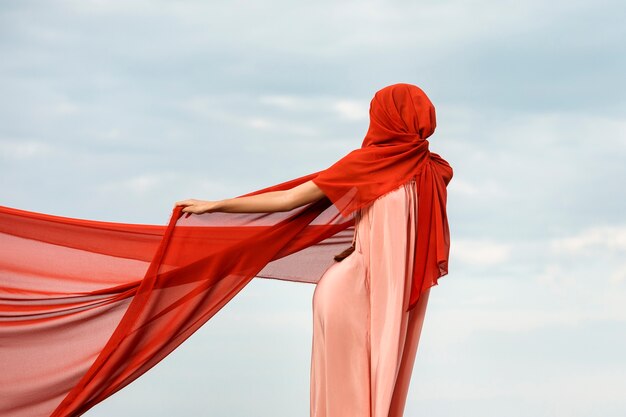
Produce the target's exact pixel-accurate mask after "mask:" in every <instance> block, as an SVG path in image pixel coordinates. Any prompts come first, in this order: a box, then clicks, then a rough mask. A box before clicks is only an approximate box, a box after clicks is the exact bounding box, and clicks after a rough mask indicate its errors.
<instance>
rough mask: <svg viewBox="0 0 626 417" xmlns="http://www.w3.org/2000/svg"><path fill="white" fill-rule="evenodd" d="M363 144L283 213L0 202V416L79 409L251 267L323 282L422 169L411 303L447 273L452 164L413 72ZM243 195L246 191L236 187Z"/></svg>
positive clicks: (384, 94)
mask: <svg viewBox="0 0 626 417" xmlns="http://www.w3.org/2000/svg"><path fill="white" fill-rule="evenodd" d="M370 119H371V121H370V127H369V130H368V132H367V135H366V137H365V140H364V141H363V145H362V147H361V148H360V149H357V150H355V151H353V152H351V153H349V154H348V155H346V156H345V157H344V158H342V159H341V160H339V161H338V162H337V163H335V164H334V165H332V166H331V167H329V168H327V169H326V170H323V171H320V172H315V173H311V174H308V175H305V176H302V177H299V178H295V179H292V180H290V181H287V182H283V183H280V184H276V185H273V186H271V187H267V188H264V189H261V190H256V191H254V192H251V193H248V194H245V195H255V194H260V193H264V192H270V191H278V190H287V189H290V188H293V187H295V186H297V185H300V184H302V183H304V182H306V181H309V180H312V181H314V182H315V183H316V184H317V185H318V186H319V187H320V188H321V189H322V190H323V191H324V192H325V193H326V195H327V196H328V198H323V199H321V200H318V201H316V202H315V203H311V204H308V205H305V206H302V207H298V208H295V209H293V210H291V211H289V212H275V213H221V212H214V213H205V214H201V215H193V216H190V217H183V216H182V214H183V213H182V206H178V207H176V208H175V209H174V210H173V212H172V215H171V217H170V220H169V223H168V225H167V226H155V225H139V224H124V223H112V222H98V221H94V220H82V219H72V218H67V217H61V216H53V215H48V214H43V213H35V212H29V211H24V210H19V209H16V208H10V207H2V206H0V369H1V370H2V372H0V415H5V414H6V415H9V414H10V415H12V416H17V417H19V416H28V417H31V416H35V415H42V416H43V415H46V416H48V415H50V416H52V417H60V416H78V415H81V414H83V413H84V412H86V411H87V410H89V409H90V408H91V407H93V406H94V405H96V404H98V403H99V402H100V401H102V400H104V399H105V398H107V397H108V396H110V395H112V394H113V393H115V392H117V391H118V390H120V389H122V388H123V387H125V386H126V385H128V384H129V383H131V382H132V381H133V380H135V379H136V378H138V377H139V376H141V375H142V374H143V373H145V372H146V371H148V370H149V369H150V368H151V367H153V366H154V365H156V364H157V363H158V362H159V361H161V360H162V359H163V358H165V357H166V356H167V355H168V354H169V353H171V352H172V351H173V350H174V349H175V348H176V347H177V346H179V345H180V344H181V343H182V342H184V341H185V340H186V339H187V338H188V337H189V336H191V335H192V334H193V333H194V332H195V331H196V330H198V329H199V328H200V327H201V326H202V325H203V324H204V323H206V322H207V321H208V320H209V319H210V318H211V317H213V316H214V315H215V314H216V313H217V312H218V311H219V310H220V309H221V308H222V307H223V306H224V305H225V304H226V303H228V302H229V301H230V300H231V299H232V298H233V297H234V296H235V295H237V293H238V292H239V291H241V290H242V289H243V288H244V287H245V286H246V285H247V284H248V283H249V282H250V281H251V280H252V279H253V278H255V277H260V278H274V279H281V280H288V281H295V282H308V283H316V282H318V281H319V279H320V278H321V276H322V275H323V274H324V272H325V271H326V270H327V269H328V267H329V266H331V265H332V264H333V262H334V259H333V255H335V254H336V253H338V252H339V251H340V250H342V249H344V248H345V247H346V246H347V245H349V243H350V242H351V240H352V236H353V234H354V221H355V219H354V216H352V213H353V212H354V211H355V210H357V209H359V208H361V207H363V206H365V205H367V204H369V203H371V202H372V201H373V200H375V199H376V198H378V197H380V196H381V195H383V194H385V193H386V192H389V191H391V190H393V189H394V188H395V187H396V186H399V185H400V184H402V183H404V182H406V181H408V180H409V179H410V178H412V177H419V179H418V181H416V186H417V187H418V190H417V191H418V196H419V197H418V208H417V209H418V221H417V225H418V226H417V227H418V232H417V245H416V268H415V271H414V278H413V279H414V281H413V288H412V296H411V303H410V305H408V306H407V310H408V309H409V308H411V307H413V306H414V305H415V303H416V301H417V299H418V297H419V295H420V294H421V293H422V292H423V291H424V290H426V289H427V288H429V287H430V286H432V285H436V283H437V282H436V280H437V278H438V277H440V276H442V275H444V274H446V273H447V265H448V263H447V260H448V249H449V231H448V224H447V219H446V209H445V205H446V188H445V186H446V185H447V184H448V182H449V181H450V179H451V178H452V169H451V168H450V166H449V165H448V164H447V163H446V162H445V161H444V160H443V159H441V158H440V157H439V156H438V155H436V154H434V153H431V152H429V151H428V141H427V140H426V138H427V137H428V136H430V135H431V134H432V132H433V131H434V129H435V113H434V108H433V106H432V104H431V103H430V101H429V100H428V98H427V97H426V95H425V94H424V93H423V92H422V91H421V90H420V89H419V88H417V87H415V86H412V85H410V84H395V85H392V86H389V87H386V88H384V89H382V90H380V91H379V92H377V93H376V95H375V97H374V99H373V100H372V103H371V107H370ZM240 197H243V196H240Z"/></svg>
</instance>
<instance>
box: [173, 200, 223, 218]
mask: <svg viewBox="0 0 626 417" xmlns="http://www.w3.org/2000/svg"><path fill="white" fill-rule="evenodd" d="M217 203H218V202H217V201H205V200H195V199H189V200H182V201H177V202H176V204H175V205H174V207H176V206H184V208H183V209H182V212H183V213H187V217H189V216H190V215H191V214H192V213H193V214H202V213H209V212H211V211H215V209H216V208H217Z"/></svg>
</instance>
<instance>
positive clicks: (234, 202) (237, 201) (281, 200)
mask: <svg viewBox="0 0 626 417" xmlns="http://www.w3.org/2000/svg"><path fill="white" fill-rule="evenodd" d="M324 196H325V195H324V193H323V192H322V190H321V189H320V188H319V187H318V186H317V185H315V183H314V182H313V181H307V182H305V183H303V184H300V185H298V186H296V187H294V188H291V189H289V190H282V191H270V192H267V193H263V194H257V195H251V196H246V197H239V198H228V199H225V200H219V201H204V200H194V199H191V200H183V201H179V202H177V203H176V204H175V205H176V206H181V205H182V206H185V207H184V208H183V210H182V211H183V212H184V213H195V214H201V213H206V212H213V211H221V212H225V213H265V212H277V211H289V210H293V209H294V208H296V207H300V206H303V205H305V204H308V203H312V202H314V201H317V200H319V199H321V198H323V197H324Z"/></svg>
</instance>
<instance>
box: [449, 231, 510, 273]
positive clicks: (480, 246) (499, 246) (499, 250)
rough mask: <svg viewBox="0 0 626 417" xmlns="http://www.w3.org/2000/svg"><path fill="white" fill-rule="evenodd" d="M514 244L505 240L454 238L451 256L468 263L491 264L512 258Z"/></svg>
mask: <svg viewBox="0 0 626 417" xmlns="http://www.w3.org/2000/svg"><path fill="white" fill-rule="evenodd" d="M511 251H512V246H511V245H510V244H507V243H504V242H497V241H493V240H482V239H463V238H457V239H454V242H453V243H452V245H451V248H450V252H451V255H450V256H451V257H452V256H454V258H455V259H458V260H459V261H460V262H463V263H465V264H468V265H478V266H484V267H487V266H491V265H496V264H502V263H505V262H507V261H509V260H510V258H511Z"/></svg>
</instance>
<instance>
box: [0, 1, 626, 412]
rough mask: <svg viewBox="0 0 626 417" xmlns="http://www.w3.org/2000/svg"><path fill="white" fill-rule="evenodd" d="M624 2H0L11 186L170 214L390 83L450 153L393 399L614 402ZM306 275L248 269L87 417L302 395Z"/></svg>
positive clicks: (244, 404) (6, 174)
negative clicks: (412, 343) (433, 260)
mask: <svg viewBox="0 0 626 417" xmlns="http://www.w3.org/2000/svg"><path fill="white" fill-rule="evenodd" d="M625 17H626V5H624V3H623V2H618V1H594V2H591V1H562V0H557V1H552V2H545V1H538V0H529V1H525V2H514V1H493V0H491V1H489V0H485V1H438V2H420V1H416V2H409V1H359V2H355V1H354V2H353V1H351V2H347V1H317V2H314V3H299V2H290V1H264V2H237V1H210V2H209V1H205V2H202V1H178V2H165V1H157V0H153V1H130V2H129V1H126V2H124V1H89V0H81V1H78V0H76V1H56V2H35V1H3V2H2V3H1V4H0V56H2V59H1V60H0V185H1V187H0V204H2V205H5V206H10V207H16V208H21V209H25V210H31V211H39V212H44V213H49V214H57V215H63V216H69V217H78V218H88V219H95V220H105V221H119V222H132V223H151V224H165V222H166V221H167V219H169V216H170V213H171V208H172V205H173V203H174V202H175V201H177V200H181V199H185V198H201V199H207V200H216V199H221V198H230V197H234V196H236V195H241V194H244V193H247V192H250V191H253V190H256V189H260V188H263V187H266V186H269V185H273V184H276V183H278V182H282V181H286V180H288V179H292V178H295V177H297V176H301V175H305V174H308V173H311V172H314V171H318V170H321V169H324V168H326V167H327V166H329V165H331V164H332V163H333V162H334V161H336V160H337V159H339V158H341V157H342V156H344V155H345V154H347V153H348V152H349V151H351V150H352V149H355V148H357V147H359V146H360V144H361V141H362V139H363V136H364V134H365V132H366V130H367V125H368V113H367V110H368V106H369V101H370V99H371V97H372V96H373V94H374V93H375V92H376V91H377V90H378V89H380V88H382V87H384V86H386V85H388V84H393V83H397V82H408V83H412V84H416V85H419V86H420V87H422V88H423V89H424V90H425V91H426V92H427V94H428V95H429V97H430V98H431V100H432V101H433V103H434V104H435V107H436V109H437V120H438V127H437V130H436V132H435V134H434V135H433V136H432V137H431V138H430V139H429V140H430V143H431V147H430V148H431V150H432V151H434V152H437V153H439V154H440V155H442V156H443V157H444V158H445V159H447V160H448V161H449V162H450V164H451V165H452V166H453V167H454V170H455V176H454V178H453V180H452V182H451V183H450V186H449V196H448V205H449V206H448V215H449V221H450V227H451V233H452V248H451V255H450V268H449V275H448V276H446V277H445V278H443V279H442V280H441V281H440V285H439V286H438V287H436V290H435V291H433V292H432V293H431V296H430V300H429V307H428V313H427V317H426V321H425V324H424V329H423V332H422V340H421V342H420V347H419V351H418V354H417V359H416V363H415V366H414V371H413V378H412V382H411V389H410V392H409V398H408V401H407V409H406V415H407V416H413V415H422V416H429V417H451V416H460V415H461V416H463V417H473V416H480V417H489V416H494V417H501V416H507V417H517V416H520V417H527V416H533V417H548V416H568V417H583V416H584V417H587V416H603V417H611V416H623V415H626V399H625V397H624V395H623V393H624V392H626V357H625V355H624V352H625V351H626V332H625V330H626V256H625V255H626V219H625V217H624V213H626V198H624V179H625V178H626V164H624V161H625V160H626V117H625V116H624V115H625V114H626V112H625V110H626V102H625V97H626V82H625V79H626V78H625V77H624V74H625V73H626V48H625V47H624V39H626V26H625V25H624V24H623V22H624V18H625ZM313 291H314V286H313V285H310V284H297V283H287V282H281V281H273V280H265V279H256V280H254V281H253V282H252V283H251V284H250V285H248V286H247V287H246V288H245V289H244V290H243V291H242V292H241V293H240V294H239V295H238V296H237V297H236V298H235V299H234V300H233V301H231V302H230V303H229V304H228V305H227V306H226V307H225V308H224V309H223V310H222V311H220V312H219V313H218V315H216V316H215V317H214V318H213V319H211V320H210V321H209V322H208V323H207V324H206V325H205V326H204V327H203V328H202V329H201V330H199V331H198V332H197V333H196V334H194V335H193V336H192V337H191V338H190V339H188V340H187V341H186V342H185V343H184V344H183V345H182V346H180V347H179V348H178V349H177V350H176V351H174V352H173V353H172V354H171V355H170V356H169V357H167V358H166V359H165V360H163V361H162V362H161V363H160V364H159V365H157V366H156V367H155V368H153V369H152V370H151V371H149V372H148V373H147V374H145V375H143V376H142V377H141V378H140V379H138V380H137V381H135V382H133V383H132V384H131V385H129V386H127V387H126V388H124V389H123V390H122V391H120V392H118V393H116V394H115V395H113V396H112V397H110V398H109V399H107V400H106V401H104V402H103V403H101V404H99V405H97V406H96V407H94V408H93V409H91V410H90V411H89V412H87V413H86V415H87V416H92V417H99V416H109V415H120V416H123V415H133V416H135V415H137V416H139V415H150V416H170V415H172V414H173V413H175V412H176V414H177V415H189V416H205V415H211V416H231V417H237V416H242V417H243V416H246V417H249V416H266V415H267V416H270V415H271V416H278V417H282V416H285V417H293V416H305V415H308V407H309V379H308V378H309V366H310V349H311V346H310V343H311V297H312V294H313Z"/></svg>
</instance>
